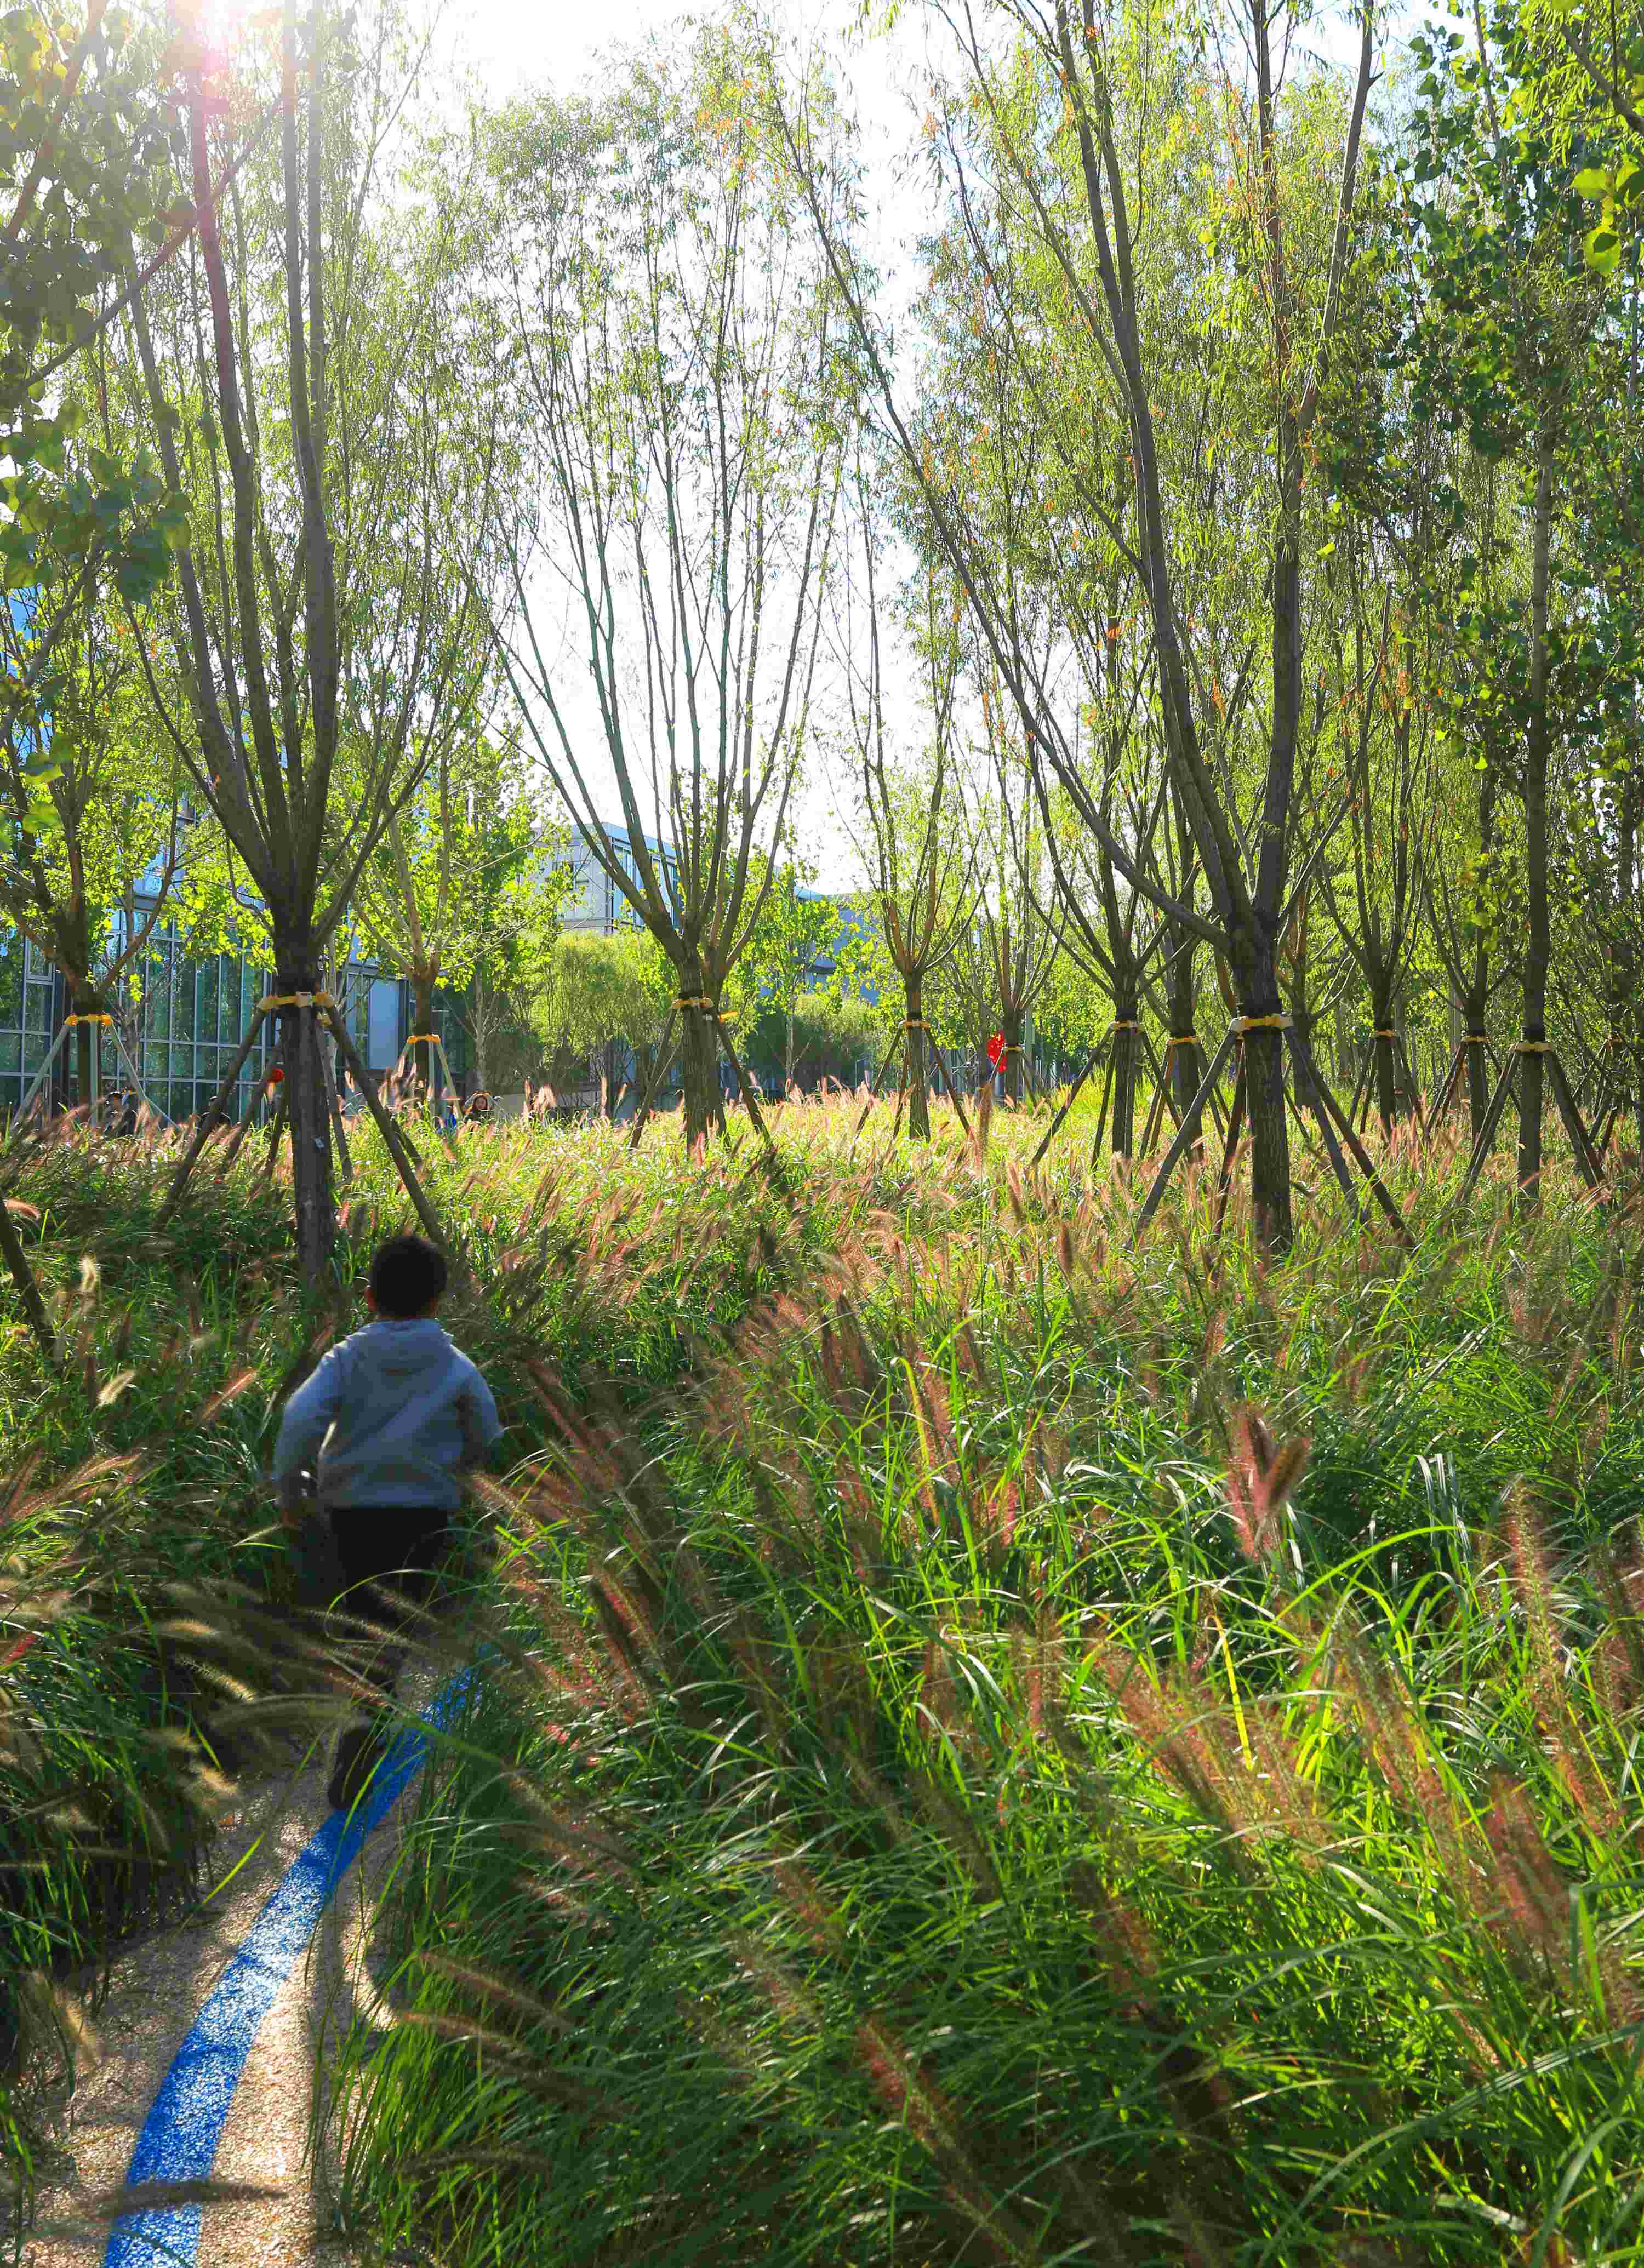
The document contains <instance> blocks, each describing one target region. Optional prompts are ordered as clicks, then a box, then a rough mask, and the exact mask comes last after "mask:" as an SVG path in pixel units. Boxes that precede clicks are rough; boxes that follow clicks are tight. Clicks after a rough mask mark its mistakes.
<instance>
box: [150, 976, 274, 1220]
mask: <svg viewBox="0 0 1644 2268" xmlns="http://www.w3.org/2000/svg"><path fill="white" fill-rule="evenodd" d="M268 1013H269V1012H268V1010H267V1009H266V1008H259V1009H258V1011H257V1013H256V1014H255V1015H254V1017H253V1018H252V1020H251V1027H250V1029H249V1030H248V1031H247V1034H246V1036H245V1038H244V1039H243V1040H242V1041H241V1042H240V1053H239V1054H238V1055H237V1056H236V1057H234V1060H233V1062H232V1064H230V1065H229V1067H228V1070H227V1071H225V1073H224V1075H223V1081H222V1084H221V1086H219V1087H218V1088H217V1093H216V1094H215V1095H214V1096H213V1097H212V1100H211V1105H210V1109H208V1110H207V1111H206V1112H205V1114H204V1116H203V1117H202V1118H201V1120H200V1123H199V1124H198V1125H197V1126H196V1127H195V1130H194V1132H193V1134H192V1135H191V1136H190V1138H189V1141H188V1149H187V1150H186V1151H185V1152H184V1153H183V1160H182V1163H181V1165H180V1166H179V1167H178V1168H177V1171H176V1173H175V1174H174V1175H173V1176H172V1185H171V1187H170V1189H167V1191H166V1202H165V1204H163V1205H162V1206H161V1207H160V1209H159V1218H158V1219H157V1220H156V1221H155V1223H154V1226H155V1228H156V1230H159V1229H162V1228H164V1227H165V1226H166V1222H167V1221H168V1220H169V1219H171V1217H172V1215H173V1212H175V1211H176V1210H177V1201H178V1199H179V1198H180V1197H181V1195H182V1193H183V1190H184V1189H186V1188H187V1186H188V1176H189V1175H190V1174H191V1173H192V1172H193V1171H194V1162H195V1159H196V1158H197V1157H198V1156H199V1154H200V1152H201V1151H202V1150H203V1149H204V1147H205V1145H206V1140H207V1138H208V1137H209V1136H210V1133H211V1131H212V1130H213V1128H214V1127H215V1126H216V1124H217V1114H218V1113H219V1112H220V1111H221V1110H222V1108H223V1107H224V1105H225V1103H226V1102H227V1101H228V1098H229V1096H230V1094H232V1092H233V1088H234V1086H235V1083H236V1081H237V1080H238V1079H239V1077H240V1072H241V1071H243V1070H244V1069H245V1066H246V1058H247V1056H248V1055H249V1054H250V1053H251V1050H252V1049H253V1048H254V1046H255V1045H256V1043H257V1035H258V1033H259V1032H260V1031H261V1030H262V1027H263V1023H264V1020H266V1018H267V1016H268ZM249 1115H250V1114H249V1112H247V1116H249Z"/></svg>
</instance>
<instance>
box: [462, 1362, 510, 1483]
mask: <svg viewBox="0 0 1644 2268" xmlns="http://www.w3.org/2000/svg"><path fill="white" fill-rule="evenodd" d="M458 1408H459V1409H460V1410H461V1415H462V1462H461V1465H460V1467H459V1468H458V1469H459V1471H461V1472H465V1473H467V1472H471V1471H472V1470H473V1469H474V1468H475V1466H476V1465H477V1464H479V1463H480V1462H482V1460H483V1457H484V1455H485V1452H486V1451H487V1449H489V1448H490V1447H491V1446H492V1445H493V1443H495V1442H498V1441H500V1440H501V1439H502V1419H501V1418H499V1417H498V1415H497V1404H496V1403H495V1402H494V1401H493V1400H492V1398H491V1390H490V1387H489V1386H487V1385H486V1383H485V1381H484V1378H483V1375H482V1374H481V1373H480V1370H479V1367H478V1366H477V1365H476V1364H475V1363H470V1364H469V1365H468V1380H467V1383H466V1385H465V1388H464V1390H463V1393H462V1395H461V1399H460V1401H459V1403H458Z"/></svg>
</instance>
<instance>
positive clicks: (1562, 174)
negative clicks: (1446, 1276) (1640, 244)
mask: <svg viewBox="0 0 1644 2268" xmlns="http://www.w3.org/2000/svg"><path fill="white" fill-rule="evenodd" d="M1474 29H1475V34H1476V39H1477V47H1476V51H1475V53H1474V54H1473V55H1471V56H1469V57H1467V58H1465V61H1464V65H1463V69H1461V70H1456V69H1455V68H1454V67H1453V59H1452V58H1451V56H1450V55H1449V52H1448V50H1447V51H1445V52H1444V53H1442V54H1441V53H1440V52H1439V51H1437V50H1436V49H1434V47H1433V46H1432V45H1431V43H1430V42H1427V41H1426V40H1421V41H1418V43H1417V46H1418V49H1419V52H1420V53H1421V55H1422V56H1423V59H1424V60H1425V61H1426V63H1427V65H1428V67H1429V68H1428V74H1427V77H1426V79H1425V80H1424V82H1423V86H1424V90H1425V93H1424V99H1423V100H1422V102H1421V103H1420V104H1419V107H1418V108H1417V111H1416V114H1415V117H1414V120H1413V144H1412V182H1411V190H1412V195H1411V218H1412V253H1413V254H1414V255H1415V257H1414V261H1413V263H1412V278H1413V284H1414V290H1413V292H1412V302H1411V314H1410V321H1409V327H1408V339H1407V344H1408V349H1409V350H1410V352H1411V354H1412V362H1413V365H1414V366H1415V369H1416V372H1417V379H1416V403H1417V408H1418V409H1419V412H1421V413H1422V414H1425V415H1426V416H1431V417H1433V418H1435V419H1438V420H1441V421H1443V422H1444V423H1446V424H1447V425H1448V426H1449V427H1450V428H1451V429H1452V430H1453V431H1457V432H1460V433H1463V434H1465V435H1466V436H1467V437H1468V438H1469V439H1470V440H1471V444H1472V446H1473V447H1474V448H1475V449H1476V450H1477V451H1478V453H1479V454H1480V455H1481V456H1483V457H1485V459H1487V460H1498V461H1500V460H1507V461H1508V463H1510V464H1511V466H1512V467H1513V468H1514V470H1515V472H1516V474H1517V475H1518V478H1517V481H1516V482H1515V486H1516V488H1517V490H1518V501H1517V507H1516V512H1515V519H1516V522H1517V528H1516V541H1515V547H1514V548H1515V549H1516V550H1519V551H1520V553H1521V556H1522V557H1523V558H1524V559H1525V561H1526V563H1527V567H1528V572H1527V574H1525V575H1523V576H1522V578H1515V584H1507V585H1506V586H1505V587H1504V586H1503V585H1504V579H1505V578H1502V579H1500V580H1496V581H1493V582H1492V583H1491V584H1490V585H1488V586H1487V587H1485V588H1481V589H1479V590H1478V591H1476V592H1474V593H1470V594H1469V603H1468V605H1467V606H1466V608H1465V609H1464V610H1463V618H1462V619H1461V620H1459V621H1458V622H1457V623H1456V631H1455V638H1454V659H1453V663H1452V667H1453V668H1454V670H1455V673H1456V677H1457V680H1458V681H1459V683H1460V685H1461V686H1462V687H1464V689H1465V690H1466V692H1467V694H1468V695H1469V696H1471V701H1472V702H1473V703H1475V704H1476V705H1477V706H1478V707H1479V708H1481V709H1483V710H1485V711H1487V712H1488V713H1489V714H1490V716H1491V717H1492V718H1493V719H1494V720H1498V721H1499V722H1500V724H1501V725H1504V726H1505V727H1506V731H1505V733H1504V735H1503V737H1504V738H1505V739H1506V740H1507V741H1508V747H1507V749H1506V752H1505V759H1504V761H1503V763H1502V767H1501V776H1502V780H1503V784H1504V785H1505V786H1506V787H1507V789H1508V792H1509V793H1510V794H1512V795H1513V796H1514V797H1515V799H1516V800H1517V803H1518V805H1519V807H1520V813H1521V814H1522V826H1523V866H1522V888H1523V904H1524V937H1523V960H1522V1037H1521V1038H1520V1040H1519V1041H1518V1042H1516V1043H1515V1054H1516V1056H1517V1058H1518V1064H1517V1077H1518V1188H1519V1202H1520V1205H1521V1207H1522V1209H1523V1210H1524V1211H1533V1210H1534V1209H1535V1208H1536V1207H1537V1205H1538V1204H1539V1203H1540V1194H1539V1192H1540V1181H1541V1172H1542V1166H1543V1149H1542V1116H1543V1104H1544V1096H1545V1094H1546V1091H1547V1087H1548V1086H1549V1084H1550V1085H1551V1086H1552V1095H1553V1099H1554V1101H1556V1102H1557V1103H1558V1105H1559V1109H1560V1112H1561V1114H1562V1115H1563V1116H1564V1117H1565V1120H1566V1123H1567V1127H1568V1130H1569V1131H1570V1135H1571V1140H1572V1145H1573V1146H1574V1149H1575V1152H1576V1155H1577V1159H1578V1161H1579V1162H1580V1163H1581V1166H1582V1167H1583V1170H1584V1171H1589V1174H1590V1173H1591V1172H1593V1171H1596V1166H1595V1165H1594V1164H1593V1161H1591V1160H1589V1156H1588V1154H1587V1141H1586V1137H1585V1134H1584V1132H1583V1131H1582V1130H1581V1128H1580V1125H1579V1122H1578V1121H1577V1120H1576V1117H1575V1112H1574V1101H1573V1100H1572V1097H1571V1095H1570V1093H1569V1090H1568V1085H1567V1079H1566V1077H1565V1074H1564V1072H1563V1070H1562V1068H1561V1066H1560V1064H1559V1061H1558V1058H1557V1057H1556V1056H1554V1055H1553V1054H1552V1048H1551V1043H1550V1042H1549V1040H1548V1036H1547V1021H1548V1012H1549V1006H1550V994H1549V980H1550V976H1551V970H1552V890H1551V865H1550V860H1551V856H1552V845H1553V840H1554V834H1555V828H1556V811H1555V807H1554V806H1555V805H1556V802H1557V799H1558V797H1559V790H1560V785H1561V781H1562V778H1563V777H1565V776H1567V767H1568V765H1569V762H1570V759H1571V754H1572V746H1573V742H1574V740H1576V739H1577V738H1578V737H1579V736H1580V734H1581V729H1582V721H1583V718H1584V717H1585V716H1586V714H1588V713H1589V711H1590V709H1591V706H1592V701H1593V692H1594V688H1593V686H1592V684H1591V682H1590V681H1589V680H1588V678H1587V675H1586V672H1585V669H1584V667H1583V659H1584V657H1583V646H1584V644H1585V643H1586V640H1585V637H1584V633H1583V627H1582V617H1583V615H1586V614H1588V613H1589V611H1596V609H1597V608H1599V607H1601V605H1602V599H1601V596H1600V593H1599V592H1598V591H1597V590H1596V588H1595V585H1596V583H1597V582H1598V580H1599V578H1598V576H1597V574H1596V569H1595V563H1593V562H1592V561H1590V560H1589V559H1586V558H1584V557H1583V556H1582V553H1581V544H1580V541H1579V530H1578V529H1577V528H1576V527H1574V526H1573V524H1572V512H1571V501H1572V498H1571V489H1572V482H1573V478H1574V467H1575V465H1576V464H1577V462H1578V461H1579V460H1581V457H1582V455H1583V453H1585V452H1586V451H1587V450H1588V449H1589V448H1590V447H1591V446H1594V443H1595V440H1596V436H1597V434H1598V433H1600V432H1602V431H1603V430H1604V428H1605V425H1606V423H1607V420H1606V416H1605V412H1606V409H1607V404H1608V400H1609V398H1610V396H1611V394H1612V393H1614V392H1617V391H1618V390H1619V387H1620V383H1621V382H1622V380H1623V372H1624V370H1625V363H1626V354H1625V348H1624V346H1623V344H1622V342H1621V341H1620V339H1619V338H1618V336H1617V335H1616V331H1615V327H1614V326H1613V325H1612V324H1611V322H1610V321H1609V320H1608V319H1607V311H1606V306H1605V298H1606V285H1605V282H1604V279H1603V276H1602V275H1598V274H1595V273H1594V272H1593V271H1592V270H1591V269H1589V265H1588V263H1587V261H1586V259H1585V257H1584V254H1583V250H1582V239H1583V237H1584V235H1585V234H1586V233H1587V217H1586V212H1585V209H1584V207H1583V205H1582V203H1581V197H1580V196H1579V195H1578V194H1577V192H1576V190H1575V188H1574V186H1573V183H1572V180H1571V169H1570V166H1569V164H1568V161H1567V151H1566V149H1565V148H1564V146H1562V144H1561V142H1560V140H1559V137H1558V136H1556V135H1550V134H1549V133H1548V132H1547V131H1546V130H1545V129H1544V127H1541V126H1538V125H1537V122H1536V121H1535V118H1534V115H1533V111H1531V112H1530V113H1529V114H1527V115H1526V116H1525V117H1523V118H1520V117H1518V116H1517V115H1516V114H1515V113H1516V110H1517V108H1518V107H1520V106H1521V103H1522V75H1523V73H1524V71H1525V70H1526V68H1527V66H1528V64H1529V63H1530V56H1529V55H1528V54H1527V53H1526V50H1525V48H1524V44H1523V41H1522V36H1521V33H1520V31H1519V28H1518V26H1516V25H1515V23H1514V22H1513V21H1512V20H1511V19H1510V18H1508V17H1506V16H1504V15H1498V16H1496V17H1495V18H1494V19H1493V25H1492V26H1490V27H1488V28H1487V27H1486V24H1485V18H1484V15H1483V13H1482V11H1481V12H1480V14H1479V15H1478V18H1477V19H1476V23H1475V26H1474ZM1440 176H1442V179H1441V180H1440V178H1439V177H1440ZM1497 824H1498V827H1499V821H1498V822H1497ZM1506 1092H1507V1089H1506V1085H1505V1080H1504V1081H1503V1083H1502V1084H1501V1085H1500V1087H1499V1088H1498V1096H1497V1099H1495V1100H1493V1101H1492V1104H1491V1106H1490V1108H1489V1110H1488V1112H1487V1113H1486V1116H1485V1125H1484V1129H1483V1132H1482V1133H1481V1136H1480V1140H1481V1141H1483V1140H1484V1139H1485V1138H1488V1137H1489V1136H1490V1135H1491V1134H1492V1132H1493V1127H1494V1124H1495V1123H1496V1120H1497V1118H1498V1117H1499V1115H1500V1108H1501V1107H1502V1105H1503V1104H1504V1102H1505V1099H1506ZM1477 1156H1478V1150H1477V1145H1476V1147H1475V1158H1476V1159H1477Z"/></svg>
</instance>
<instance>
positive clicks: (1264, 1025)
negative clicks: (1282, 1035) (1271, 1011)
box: [1233, 1016, 1290, 1039]
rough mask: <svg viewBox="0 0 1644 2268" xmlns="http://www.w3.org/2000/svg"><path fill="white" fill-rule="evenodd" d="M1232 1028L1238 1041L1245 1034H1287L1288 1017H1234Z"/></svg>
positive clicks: (1288, 1027)
mask: <svg viewBox="0 0 1644 2268" xmlns="http://www.w3.org/2000/svg"><path fill="white" fill-rule="evenodd" d="M1233 1028H1234V1031H1235V1034H1236V1035H1237V1036H1238V1037H1239V1038H1240V1039H1242V1038H1243V1037H1244V1035H1245V1034H1246V1032H1287V1031H1288V1030H1289V1029H1290V1019H1289V1017H1288V1016H1235V1019H1234V1023H1233Z"/></svg>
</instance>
